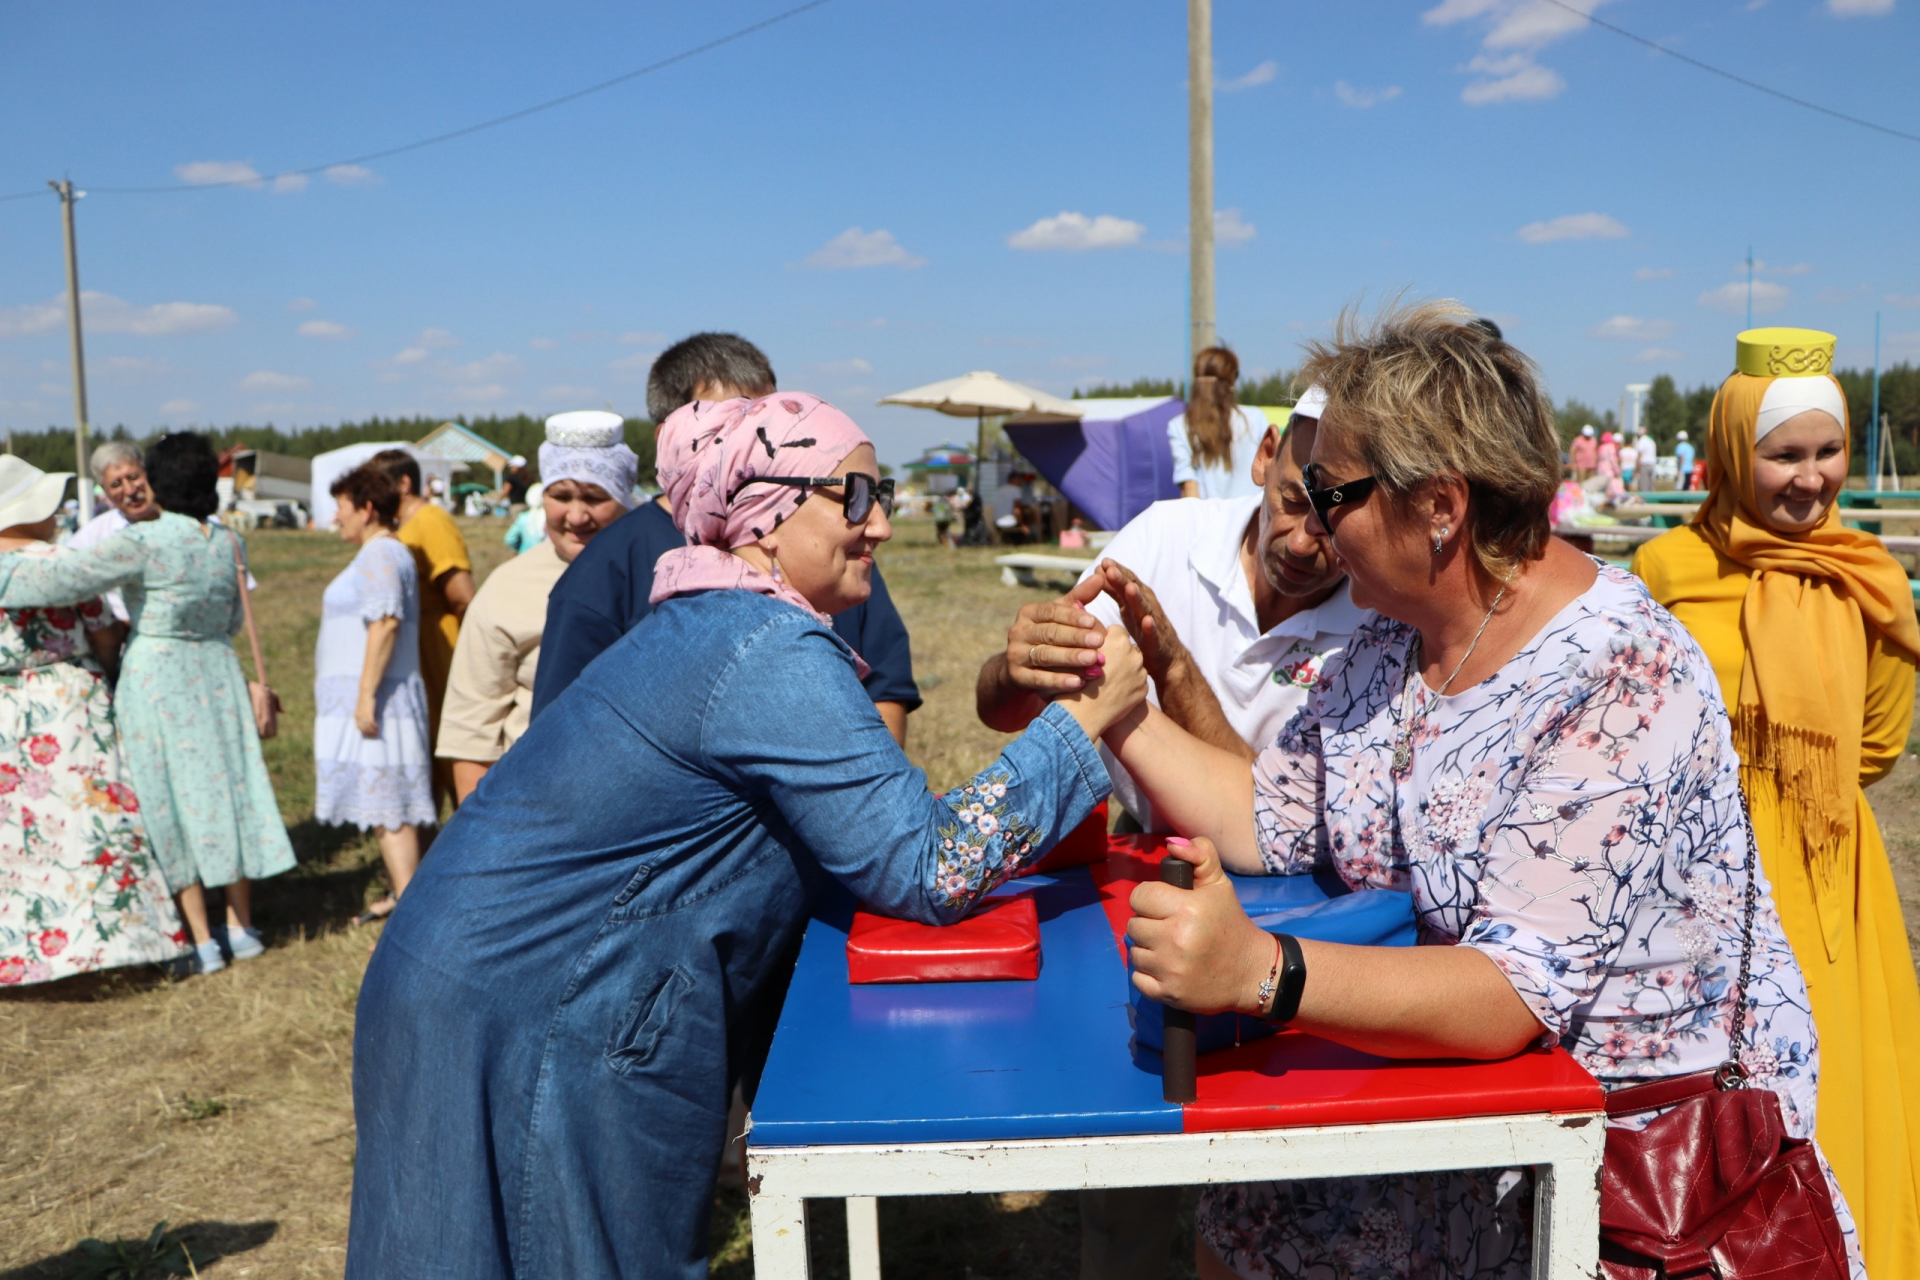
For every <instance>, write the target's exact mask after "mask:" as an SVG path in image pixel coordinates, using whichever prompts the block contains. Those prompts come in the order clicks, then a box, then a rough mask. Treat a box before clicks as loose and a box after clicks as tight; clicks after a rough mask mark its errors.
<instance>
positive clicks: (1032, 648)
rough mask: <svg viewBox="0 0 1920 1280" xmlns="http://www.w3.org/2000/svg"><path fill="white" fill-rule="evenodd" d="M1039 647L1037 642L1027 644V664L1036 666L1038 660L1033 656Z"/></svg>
mask: <svg viewBox="0 0 1920 1280" xmlns="http://www.w3.org/2000/svg"><path fill="white" fill-rule="evenodd" d="M1039 648H1040V646H1039V645H1037V644H1030V645H1028V646H1027V665H1028V666H1030V667H1037V666H1039V665H1040V660H1039V659H1038V658H1036V657H1034V653H1035V651H1036V650H1038V649H1039Z"/></svg>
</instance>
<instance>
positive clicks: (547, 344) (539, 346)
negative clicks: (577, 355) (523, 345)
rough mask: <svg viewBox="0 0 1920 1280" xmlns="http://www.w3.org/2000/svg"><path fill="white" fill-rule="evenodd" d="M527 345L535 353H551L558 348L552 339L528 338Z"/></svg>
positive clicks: (557, 344)
mask: <svg viewBox="0 0 1920 1280" xmlns="http://www.w3.org/2000/svg"><path fill="white" fill-rule="evenodd" d="M527 345H528V346H530V347H532V348H533V349H534V350H535V351H553V350H556V349H557V348H558V347H559V346H560V344H559V343H558V342H555V341H554V340H553V339H552V338H528V339H527Z"/></svg>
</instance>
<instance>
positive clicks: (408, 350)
mask: <svg viewBox="0 0 1920 1280" xmlns="http://www.w3.org/2000/svg"><path fill="white" fill-rule="evenodd" d="M426 358H427V349H426V348H425V347H405V348H403V349H401V350H399V351H396V352H394V355H393V359H392V360H391V361H389V362H388V363H390V364H419V363H420V362H421V361H422V360H425V359H426Z"/></svg>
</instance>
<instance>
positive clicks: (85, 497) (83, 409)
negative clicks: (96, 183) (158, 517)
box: [47, 180, 93, 528]
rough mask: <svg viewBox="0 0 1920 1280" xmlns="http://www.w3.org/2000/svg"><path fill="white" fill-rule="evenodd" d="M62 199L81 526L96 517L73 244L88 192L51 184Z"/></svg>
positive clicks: (69, 184) (68, 183) (70, 185)
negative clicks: (76, 213)
mask: <svg viewBox="0 0 1920 1280" xmlns="http://www.w3.org/2000/svg"><path fill="white" fill-rule="evenodd" d="M47 185H48V186H50V187H52V188H53V189H54V191H55V192H56V193H58V195H59V196H60V212H61V215H62V217H63V218H64V219H65V221H66V228H67V330H68V333H69V334H70V335H71V337H72V339H73V457H74V467H73V483H74V494H75V496H76V497H78V498H79V500H80V524H81V526H82V527H83V528H84V527H85V525H86V523H87V520H88V518H89V517H90V516H91V515H92V514H93V487H92V485H90V484H89V483H88V482H87V362H86V356H85V354H84V352H83V350H82V347H81V344H80V256H79V252H78V250H76V249H75V248H74V243H73V202H74V201H75V200H79V199H81V198H83V197H84V196H85V195H86V194H87V193H86V192H84V191H75V190H74V189H73V183H72V182H71V181H64V180H63V181H60V182H52V181H49V182H48V183H47Z"/></svg>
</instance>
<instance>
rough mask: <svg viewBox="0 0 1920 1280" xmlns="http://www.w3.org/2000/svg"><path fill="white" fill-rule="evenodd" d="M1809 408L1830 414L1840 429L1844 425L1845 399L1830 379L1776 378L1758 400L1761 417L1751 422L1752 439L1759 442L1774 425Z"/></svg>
mask: <svg viewBox="0 0 1920 1280" xmlns="http://www.w3.org/2000/svg"><path fill="white" fill-rule="evenodd" d="M1810 409H1819V410H1821V411H1823V412H1825V413H1829V414H1832V415H1833V420H1834V421H1835V422H1837V423H1839V424H1840V425H1841V427H1842V428H1845V427H1846V425H1847V398H1846V397H1845V396H1843V395H1841V394H1840V384H1839V383H1837V382H1835V381H1834V380H1833V379H1832V378H1830V377H1828V376H1827V375H1825V374H1816V375H1814V376H1813V377H1809V378H1775V379H1774V380H1773V385H1772V386H1770V387H1768V388H1767V394H1766V395H1764V396H1762V397H1761V399H1760V416H1759V418H1758V419H1756V420H1755V421H1754V424H1753V442H1754V443H1755V444H1759V443H1760V442H1761V441H1762V440H1764V439H1766V438H1767V433H1768V432H1770V431H1772V430H1773V429H1774V428H1775V427H1777V426H1779V425H1780V424H1781V423H1783V422H1785V421H1786V420H1787V419H1789V418H1797V417H1799V416H1800V415H1801V414H1803V413H1806V412H1807V411H1808V410H1810Z"/></svg>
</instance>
